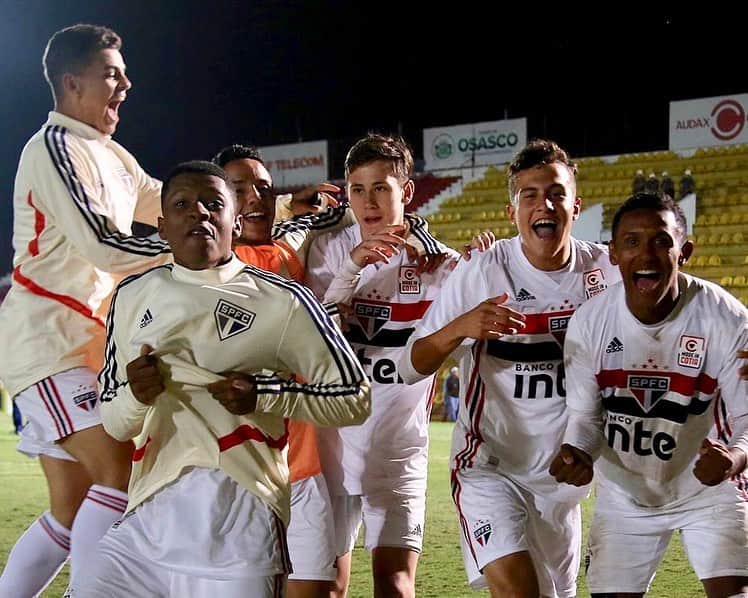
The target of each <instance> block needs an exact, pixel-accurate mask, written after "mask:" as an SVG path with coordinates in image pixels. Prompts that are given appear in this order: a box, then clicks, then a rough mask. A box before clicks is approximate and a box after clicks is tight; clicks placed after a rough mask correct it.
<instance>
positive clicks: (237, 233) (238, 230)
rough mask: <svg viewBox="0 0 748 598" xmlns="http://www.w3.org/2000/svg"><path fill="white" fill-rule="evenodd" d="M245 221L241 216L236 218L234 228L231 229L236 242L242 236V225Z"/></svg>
mask: <svg viewBox="0 0 748 598" xmlns="http://www.w3.org/2000/svg"><path fill="white" fill-rule="evenodd" d="M243 222H244V219H243V218H242V215H241V214H237V215H236V216H234V226H232V227H231V237H232V238H233V239H234V240H236V239H238V238H239V237H241V236H242V223H243Z"/></svg>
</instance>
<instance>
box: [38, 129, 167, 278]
mask: <svg viewBox="0 0 748 598" xmlns="http://www.w3.org/2000/svg"><path fill="white" fill-rule="evenodd" d="M29 150H30V155H28V156H26V158H27V159H28V160H30V161H31V168H32V172H33V181H34V184H33V188H34V196H35V198H36V200H37V201H39V202H40V203H42V204H43V206H44V210H45V211H46V213H47V214H50V215H51V217H52V220H53V222H54V225H55V226H56V227H58V228H59V229H60V230H61V231H62V232H63V234H64V235H65V237H66V238H67V239H68V240H69V242H70V243H72V244H73V246H75V247H76V249H77V250H78V251H79V252H80V253H81V255H83V256H85V257H86V258H87V259H88V260H89V261H90V262H91V263H92V264H93V265H94V266H96V267H97V268H99V269H101V270H103V271H105V272H111V273H120V274H128V273H133V272H137V271H140V270H145V269H146V268H148V267H150V266H153V265H157V264H159V263H164V262H165V261H167V256H168V254H169V253H170V250H169V246H168V245H167V244H166V243H164V242H162V241H157V240H154V239H148V238H140V237H133V236H130V235H126V234H124V233H123V232H121V231H119V230H118V229H117V227H116V226H115V225H114V223H113V222H112V221H111V220H110V219H109V217H108V215H107V210H106V206H104V205H103V203H102V196H101V193H100V192H99V190H98V189H97V188H96V183H95V176H94V173H93V171H92V164H91V161H90V160H89V159H88V158H87V156H86V155H85V153H84V151H83V149H82V148H80V146H79V145H78V144H77V143H76V142H75V139H74V138H72V137H71V136H70V135H66V134H65V133H64V132H60V131H56V130H55V129H53V128H48V129H47V131H46V133H45V147H42V146H41V144H38V145H36V146H34V147H33V148H29Z"/></svg>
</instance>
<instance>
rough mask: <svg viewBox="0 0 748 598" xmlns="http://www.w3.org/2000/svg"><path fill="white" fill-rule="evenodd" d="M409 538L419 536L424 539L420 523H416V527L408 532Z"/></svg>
mask: <svg viewBox="0 0 748 598" xmlns="http://www.w3.org/2000/svg"><path fill="white" fill-rule="evenodd" d="M408 535H409V536H418V537H419V538H421V537H423V528H422V527H421V524H420V523H416V526H415V527H414V528H413V529H412V530H410V531H409V532H408Z"/></svg>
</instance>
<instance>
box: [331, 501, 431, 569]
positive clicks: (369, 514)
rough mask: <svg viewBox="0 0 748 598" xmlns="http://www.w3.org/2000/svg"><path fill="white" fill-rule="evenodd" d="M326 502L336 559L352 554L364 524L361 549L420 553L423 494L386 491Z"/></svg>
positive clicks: (424, 519)
mask: <svg viewBox="0 0 748 598" xmlns="http://www.w3.org/2000/svg"><path fill="white" fill-rule="evenodd" d="M330 498H331V500H332V510H333V513H334V515H335V537H336V546H337V552H338V556H342V555H344V554H346V553H348V552H350V551H351V550H353V547H354V546H355V544H356V538H357V537H358V530H359V529H360V527H361V523H363V524H364V546H365V547H366V550H368V551H369V552H371V551H372V550H374V549H375V548H379V547H385V546H386V547H393V548H407V549H409V550H413V551H414V552H421V547H422V546H423V528H424V525H425V523H426V493H425V492H424V493H422V494H418V495H414V494H403V493H400V492H396V491H393V490H389V491H383V492H378V493H376V494H373V493H372V494H366V495H363V496H352V495H349V494H343V495H339V496H331V497H330Z"/></svg>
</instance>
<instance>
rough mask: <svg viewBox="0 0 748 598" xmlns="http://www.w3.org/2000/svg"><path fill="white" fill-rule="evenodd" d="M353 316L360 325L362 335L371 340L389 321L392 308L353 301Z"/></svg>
mask: <svg viewBox="0 0 748 598" xmlns="http://www.w3.org/2000/svg"><path fill="white" fill-rule="evenodd" d="M353 314H354V315H355V316H356V319H357V320H358V322H359V324H361V328H362V329H363V331H364V334H366V336H367V337H368V338H369V339H370V340H371V339H372V338H374V336H376V334H377V332H379V330H380V329H381V328H382V326H384V325H385V324H386V323H387V322H389V321H390V317H391V316H392V308H391V307H390V306H389V305H381V304H379V303H365V302H363V301H357V300H355V299H354V301H353Z"/></svg>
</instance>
